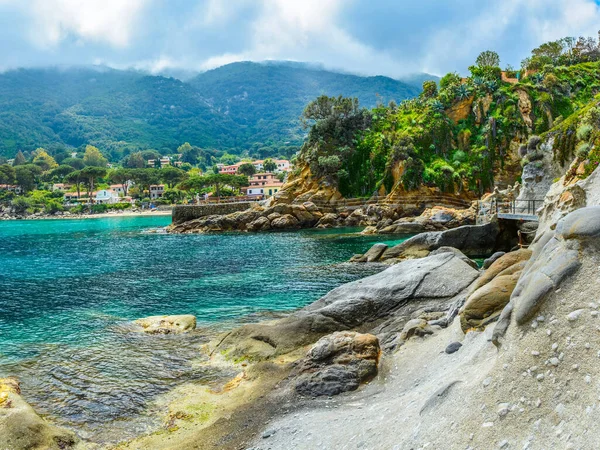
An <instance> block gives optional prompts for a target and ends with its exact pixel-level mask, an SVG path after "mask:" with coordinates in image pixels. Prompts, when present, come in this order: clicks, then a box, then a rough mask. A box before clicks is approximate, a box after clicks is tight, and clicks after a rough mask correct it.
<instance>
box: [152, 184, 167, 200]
mask: <svg viewBox="0 0 600 450" xmlns="http://www.w3.org/2000/svg"><path fill="white" fill-rule="evenodd" d="M164 193H165V185H164V184H153V185H151V186H150V198H151V199H152V200H156V199H157V198H161V197H162V196H163V194H164Z"/></svg>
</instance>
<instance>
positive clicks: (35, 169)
mask: <svg viewBox="0 0 600 450" xmlns="http://www.w3.org/2000/svg"><path fill="white" fill-rule="evenodd" d="M41 173H42V169H40V167H39V166H36V165H34V164H25V165H22V166H21V165H20V166H17V167H15V176H16V181H17V185H19V187H20V188H21V189H22V190H23V192H29V191H32V190H33V189H35V187H36V185H37V177H38V176H39V175H40V174H41Z"/></svg>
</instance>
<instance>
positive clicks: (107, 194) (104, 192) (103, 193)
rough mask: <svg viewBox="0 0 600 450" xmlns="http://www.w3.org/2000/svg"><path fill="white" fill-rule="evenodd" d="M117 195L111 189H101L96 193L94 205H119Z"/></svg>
mask: <svg viewBox="0 0 600 450" xmlns="http://www.w3.org/2000/svg"><path fill="white" fill-rule="evenodd" d="M119 201H120V199H119V195H118V194H117V193H116V192H115V191H113V190H112V189H101V190H99V191H98V192H96V195H95V197H94V203H97V204H107V205H112V204H115V203H119Z"/></svg>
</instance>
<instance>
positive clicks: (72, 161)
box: [62, 158, 85, 170]
mask: <svg viewBox="0 0 600 450" xmlns="http://www.w3.org/2000/svg"><path fill="white" fill-rule="evenodd" d="M62 163H63V164H64V165H67V166H71V167H72V168H73V169H75V170H81V169H83V168H84V167H85V163H84V162H83V159H81V158H65V159H64V160H63V162H62Z"/></svg>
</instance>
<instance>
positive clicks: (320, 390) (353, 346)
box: [292, 331, 380, 397]
mask: <svg viewBox="0 0 600 450" xmlns="http://www.w3.org/2000/svg"><path fill="white" fill-rule="evenodd" d="M379 354H380V349H379V340H378V339H377V337H375V336H373V335H371V334H359V333H355V332H350V331H345V332H338V333H333V334H331V335H328V336H325V337H323V338H321V339H319V341H318V342H317V343H316V344H315V345H314V346H313V347H312V348H311V349H310V350H309V351H308V353H307V355H306V358H304V360H302V361H301V362H300V363H299V365H298V367H297V369H296V370H295V372H294V373H293V374H292V376H296V377H297V380H296V382H295V389H296V392H298V393H299V394H300V395H303V396H309V397H318V396H321V395H328V396H331V395H337V394H340V393H342V392H346V391H353V390H355V389H357V388H358V386H359V385H360V384H361V383H363V382H366V381H369V380H371V379H372V378H373V377H374V376H375V375H376V374H377V364H378V362H379Z"/></svg>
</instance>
